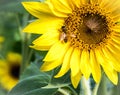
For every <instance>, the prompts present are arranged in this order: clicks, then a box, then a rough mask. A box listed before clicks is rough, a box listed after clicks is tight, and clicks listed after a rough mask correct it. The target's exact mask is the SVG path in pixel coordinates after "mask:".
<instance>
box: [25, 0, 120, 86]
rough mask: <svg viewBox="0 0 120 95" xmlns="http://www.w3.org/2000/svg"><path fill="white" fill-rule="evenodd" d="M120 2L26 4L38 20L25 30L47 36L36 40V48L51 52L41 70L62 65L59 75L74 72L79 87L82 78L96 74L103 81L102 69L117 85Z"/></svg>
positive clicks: (58, 0) (59, 0)
mask: <svg viewBox="0 0 120 95" xmlns="http://www.w3.org/2000/svg"><path fill="white" fill-rule="evenodd" d="M119 4H120V1H119V0H115V1H114V0H111V2H109V0H46V1H44V2H23V6H24V7H25V8H26V10H27V11H28V12H30V13H31V14H32V15H33V16H35V17H36V18H38V19H37V20H36V21H34V22H32V23H31V24H29V25H28V26H27V27H26V28H25V29H24V30H23V31H24V32H30V33H36V34H43V35H42V36H40V37H39V38H37V39H36V40H35V41H33V46H32V47H33V48H34V49H37V50H49V51H48V53H47V55H46V57H45V58H44V60H43V61H44V64H43V65H42V67H41V70H43V71H49V70H52V69H54V68H56V67H57V66H61V69H60V71H59V72H58V74H57V75H56V76H55V77H56V78H57V77H61V76H63V75H64V74H65V73H66V72H68V70H70V71H71V82H72V84H73V86H74V87H75V88H76V87H77V85H78V84H79V81H80V79H81V76H85V78H86V79H88V78H89V77H90V75H91V74H92V76H93V78H94V80H95V81H96V82H99V81H100V79H101V68H103V70H104V72H105V74H106V75H107V76H108V78H109V79H110V80H111V81H112V82H113V83H114V84H117V82H118V76H117V72H119V71H120V63H119V61H118V60H119V55H118V52H120V49H119V48H120V44H119V41H120V25H119V21H120V6H119Z"/></svg>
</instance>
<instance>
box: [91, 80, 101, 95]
mask: <svg viewBox="0 0 120 95" xmlns="http://www.w3.org/2000/svg"><path fill="white" fill-rule="evenodd" d="M99 86H100V82H99V83H97V84H96V85H95V87H94V90H93V94H92V95H97V92H98V88H99Z"/></svg>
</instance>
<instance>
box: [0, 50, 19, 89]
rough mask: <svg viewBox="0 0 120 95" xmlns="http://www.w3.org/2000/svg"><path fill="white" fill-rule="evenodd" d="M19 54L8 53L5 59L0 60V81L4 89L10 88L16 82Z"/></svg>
mask: <svg viewBox="0 0 120 95" xmlns="http://www.w3.org/2000/svg"><path fill="white" fill-rule="evenodd" d="M20 64H21V55H20V54H17V53H12V52H11V53H8V55H7V58H6V60H2V59H1V60H0V77H1V78H0V83H1V85H2V86H3V87H4V88H5V89H6V90H11V89H12V88H13V87H14V86H15V85H16V84H17V82H18V79H19V71H20Z"/></svg>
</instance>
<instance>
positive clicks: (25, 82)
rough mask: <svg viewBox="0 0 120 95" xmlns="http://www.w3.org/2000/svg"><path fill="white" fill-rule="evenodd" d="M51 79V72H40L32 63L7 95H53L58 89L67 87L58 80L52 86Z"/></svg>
mask: <svg viewBox="0 0 120 95" xmlns="http://www.w3.org/2000/svg"><path fill="white" fill-rule="evenodd" d="M52 79H53V77H52V72H48V73H44V72H40V70H39V66H38V65H37V64H35V63H32V64H31V65H30V66H29V67H28V68H27V69H26V70H25V71H24V73H23V74H22V76H21V80H20V81H19V83H18V84H17V85H16V86H15V87H14V88H13V89H12V90H11V91H10V92H9V93H8V95H55V93H56V92H57V90H58V89H59V88H61V87H65V86H68V84H60V83H61V82H60V81H58V80H57V84H52Z"/></svg>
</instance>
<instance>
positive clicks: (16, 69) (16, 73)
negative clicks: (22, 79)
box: [10, 65, 20, 79]
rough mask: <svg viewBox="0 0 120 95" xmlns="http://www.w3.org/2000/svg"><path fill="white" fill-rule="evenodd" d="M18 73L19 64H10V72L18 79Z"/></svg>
mask: <svg viewBox="0 0 120 95" xmlns="http://www.w3.org/2000/svg"><path fill="white" fill-rule="evenodd" d="M19 73H20V65H12V66H11V68H10V74H11V75H12V76H13V77H14V78H16V79H18V78H19Z"/></svg>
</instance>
